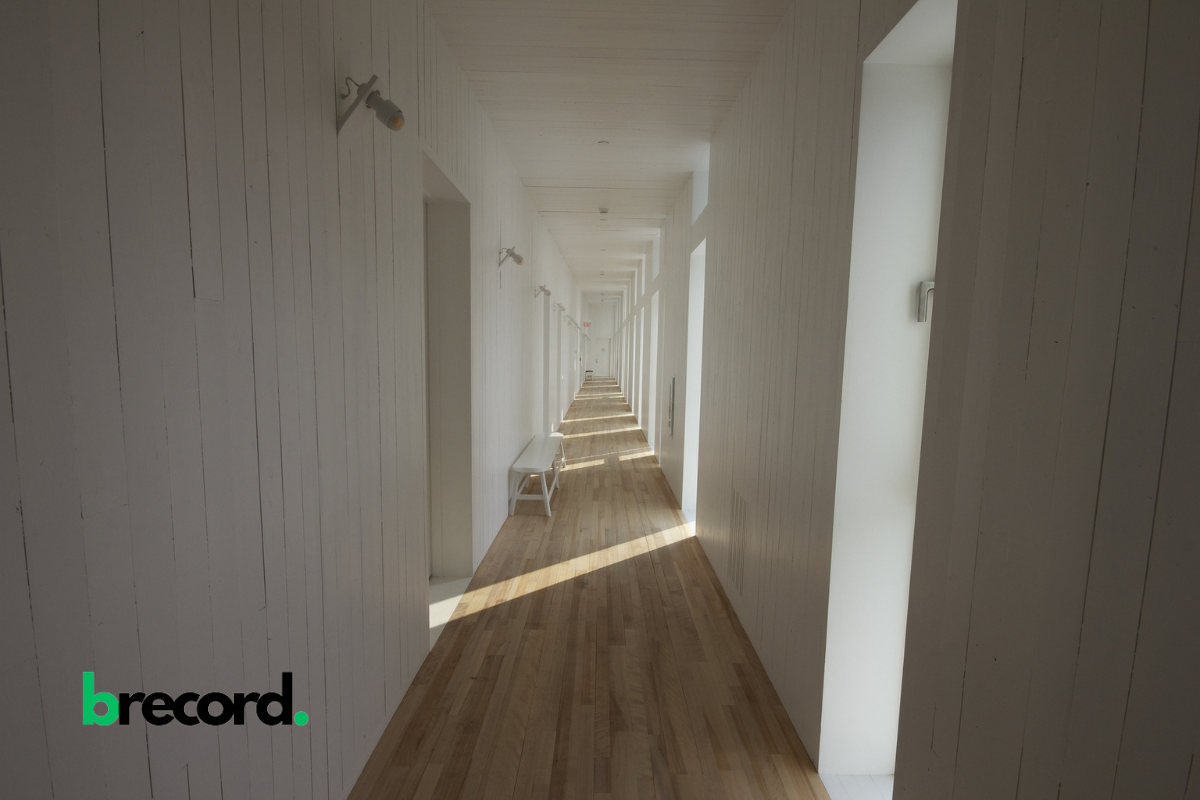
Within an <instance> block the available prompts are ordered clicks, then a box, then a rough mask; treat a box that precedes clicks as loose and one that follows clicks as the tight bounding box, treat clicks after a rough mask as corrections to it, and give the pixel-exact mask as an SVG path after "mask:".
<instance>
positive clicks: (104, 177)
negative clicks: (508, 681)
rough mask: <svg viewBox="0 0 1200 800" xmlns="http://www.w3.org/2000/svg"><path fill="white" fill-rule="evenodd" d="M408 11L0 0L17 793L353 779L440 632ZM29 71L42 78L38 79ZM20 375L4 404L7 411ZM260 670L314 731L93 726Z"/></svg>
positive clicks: (7, 610) (269, 3) (188, 792)
mask: <svg viewBox="0 0 1200 800" xmlns="http://www.w3.org/2000/svg"><path fill="white" fill-rule="evenodd" d="M417 23H418V18H417V8H416V5H415V3H414V2H411V1H408V2H405V1H403V0H402V1H401V2H388V3H384V2H380V0H355V1H354V2H337V3H331V2H328V1H327V0H303V2H294V1H293V2H281V0H241V2H232V0H180V2H178V3H149V4H146V5H145V6H144V7H143V6H141V5H133V6H131V5H128V4H112V3H107V2H104V3H99V4H98V3H96V2H88V1H87V0H82V1H80V0H54V2H24V1H23V0H18V1H17V2H13V3H5V4H4V6H3V9H2V10H0V40H2V41H0V53H2V54H3V55H0V59H2V61H3V74H4V75H5V81H4V83H5V88H4V89H3V94H2V95H0V97H2V100H0V108H2V115H3V117H4V119H5V122H4V124H3V127H2V137H3V138H2V140H0V163H2V164H3V167H2V169H0V172H2V174H3V175H4V184H5V185H4V187H3V190H2V191H0V278H2V281H3V299H4V338H5V343H6V345H7V347H6V348H5V350H4V352H5V363H4V364H3V366H4V371H3V375H4V379H5V381H6V390H5V391H4V392H3V397H4V404H5V408H4V409H3V410H2V413H0V418H3V420H4V423H3V427H0V442H3V444H2V445H0V454H2V455H0V461H2V463H3V465H4V466H3V469H2V471H0V485H2V486H3V489H2V490H0V491H3V492H4V496H5V504H4V508H5V509H6V511H5V515H4V521H3V526H4V527H3V533H2V535H0V548H2V552H0V563H2V564H3V570H4V575H3V592H4V597H3V599H2V601H0V639H2V640H3V641H4V646H3V647H2V648H0V650H2V652H3V656H2V659H3V663H2V664H0V673H2V674H3V675H4V676H5V681H6V687H5V691H6V692H7V693H9V694H10V696H11V697H12V698H13V703H14V704H15V709H13V710H15V711H16V715H15V717H14V716H12V715H11V714H10V715H9V716H8V719H9V722H8V723H7V724H6V725H5V726H4V733H3V734H0V737H3V742H2V746H0V751H2V755H0V761H2V762H3V766H4V768H3V775H4V784H5V786H4V790H3V792H4V794H5V795H6V796H8V795H9V794H11V795H12V796H14V797H22V798H39V797H50V796H51V792H53V795H54V796H56V797H96V798H104V797H110V798H121V799H122V800H124V798H130V797H148V796H150V795H151V794H153V796H154V797H178V798H185V797H190V798H199V797H209V798H216V797H221V796H224V797H255V798H266V797H295V798H329V797H341V796H343V795H344V794H345V791H346V789H347V788H348V787H349V786H350V785H351V784H352V783H353V781H354V779H355V777H356V775H357V772H358V770H359V769H360V768H361V765H362V763H363V761H364V760H365V758H366V756H367V754H368V753H369V752H370V749H371V747H372V746H373V745H374V743H375V741H376V739H377V737H378V734H379V732H380V731H381V729H382V726H383V725H384V723H385V722H386V720H387V718H388V717H389V715H390V712H391V711H392V709H394V707H395V706H396V704H397V703H398V702H399V700H400V698H401V696H402V695H403V693H404V691H405V690H406V689H407V687H408V685H409V683H410V681H411V679H412V676H413V674H414V673H415V671H416V668H417V667H418V666H419V664H420V663H421V660H422V659H423V658H424V656H425V653H426V652H427V649H428V641H429V640H428V618H427V598H426V587H427V583H426V577H427V576H426V567H425V564H426V556H425V547H426V532H425V515H424V513H423V509H424V508H425V454H424V437H425V434H424V413H425V404H424V394H425V393H424V364H423V355H422V352H423V347H422V345H423V335H424V334H423V328H424V326H423V307H424V290H423V285H424V273H423V269H424V268H423V263H422V258H421V235H422V234H421V223H420V219H421V188H420V186H421V182H420V149H419V142H418V135H417V126H416V125H415V124H414V125H411V126H410V127H406V128H405V129H404V130H402V131H401V132H399V133H395V134H394V133H391V132H388V131H386V130H385V129H384V128H383V127H382V126H380V125H378V124H376V123H374V121H373V120H371V118H370V115H369V114H367V113H360V114H359V115H358V116H357V117H356V118H355V119H354V120H352V121H351V122H350V123H349V124H348V125H347V127H346V128H345V129H344V130H343V131H342V134H341V135H340V136H338V135H336V133H335V130H334V119H335V115H336V109H335V95H334V92H335V88H336V87H337V86H339V84H338V81H340V79H341V78H342V77H344V76H346V75H351V76H353V77H355V78H356V79H358V80H364V79H365V78H366V77H367V76H369V75H370V74H371V73H372V72H374V73H378V75H379V77H380V83H379V87H380V89H381V90H382V91H383V92H384V93H385V94H386V95H388V96H390V97H391V98H392V99H393V100H395V101H396V102H397V103H398V104H399V105H400V106H401V107H402V108H403V109H404V110H405V112H406V113H407V114H409V118H410V121H415V119H416V118H417V116H418V110H417V85H416V77H417V69H416V67H417V47H416V45H417V31H418V25H417ZM22 87H23V88H22ZM10 398H11V407H8V404H9V401H10ZM83 671H95V672H96V680H97V685H98V688H99V689H101V690H105V691H111V692H122V691H124V692H134V691H142V690H144V691H155V690H161V691H165V692H168V693H170V694H173V695H174V694H178V693H180V692H183V691H197V692H205V691H211V690H214V689H216V690H220V691H224V692H226V693H233V692H235V691H267V690H272V689H274V690H278V689H279V688H280V680H281V679H280V676H281V673H283V672H284V671H290V672H292V673H293V675H294V700H295V708H296V709H297V710H304V711H307V712H308V713H309V715H310V719H311V722H310V724H309V725H307V726H306V727H298V726H294V727H277V728H267V727H264V726H261V725H253V724H252V725H248V726H245V727H236V726H225V727H221V728H210V727H208V726H197V727H191V728H183V727H181V726H179V725H173V726H168V727H165V728H158V727H150V728H147V726H146V725H145V724H144V723H143V722H142V721H141V718H140V717H139V716H137V715H135V716H134V717H133V724H131V725H130V726H128V727H124V726H113V727H111V728H95V727H84V726H81V725H80V716H79V714H80V706H79V702H80V694H79V687H80V673H81V672H83Z"/></svg>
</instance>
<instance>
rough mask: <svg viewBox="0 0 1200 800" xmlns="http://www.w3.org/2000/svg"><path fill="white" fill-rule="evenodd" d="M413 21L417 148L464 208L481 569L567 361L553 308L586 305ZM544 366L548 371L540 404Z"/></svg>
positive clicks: (520, 189)
mask: <svg viewBox="0 0 1200 800" xmlns="http://www.w3.org/2000/svg"><path fill="white" fill-rule="evenodd" d="M418 20H419V25H420V32H419V35H420V37H421V42H422V47H423V48H424V49H423V50H422V57H421V59H420V64H419V69H420V80H419V87H420V92H421V94H420V103H421V111H422V116H421V118H420V119H421V131H420V133H421V143H422V146H423V147H424V148H425V152H426V153H427V154H428V155H429V156H430V158H432V159H433V160H434V161H435V162H436V163H437V165H438V166H439V167H440V168H441V170H442V171H443V172H444V173H445V174H446V175H447V177H449V178H450V180H452V181H453V182H454V184H455V186H456V187H457V188H458V190H459V191H460V192H462V194H463V196H464V197H466V198H467V200H468V201H470V203H471V337H472V342H471V385H472V387H473V388H472V398H471V415H472V417H471V419H472V440H473V444H472V453H473V475H472V490H473V492H474V498H473V501H472V509H473V511H472V516H473V520H472V521H473V525H474V535H473V546H472V562H473V566H476V567H477V566H478V565H479V562H480V560H481V559H482V558H483V555H484V553H486V552H487V548H488V547H489V546H490V545H491V543H492V540H493V539H494V538H495V536H496V534H497V533H498V532H499V530H500V526H501V525H503V524H504V520H505V519H507V518H508V490H509V480H510V474H509V467H510V466H511V465H512V462H513V461H515V460H516V458H517V456H518V455H520V453H521V451H522V450H523V449H524V448H525V446H526V445H527V444H528V443H529V440H530V438H531V437H532V436H533V434H534V433H535V432H537V431H539V430H541V429H542V427H543V420H544V419H545V420H548V421H549V424H550V425H551V426H552V425H554V424H556V423H557V418H556V417H557V411H558V405H559V402H560V401H559V399H558V398H559V397H560V396H561V392H562V384H561V383H560V382H559V380H558V375H560V374H562V373H563V372H564V371H565V369H564V361H565V360H566V358H567V357H560V349H559V347H558V337H559V329H560V327H561V322H560V319H559V316H560V314H559V312H556V311H554V309H553V306H554V304H555V303H561V304H562V305H563V306H564V307H565V308H566V313H568V314H570V315H572V316H573V317H575V318H576V319H578V318H579V317H580V316H582V314H581V313H580V311H581V309H582V307H583V304H582V295H581V294H580V291H579V288H578V286H577V284H576V282H575V278H574V275H573V274H572V273H571V271H570V269H569V268H568V267H567V265H566V262H565V261H564V260H563V258H562V255H561V254H560V253H559V251H558V248H557V246H556V245H555V244H554V241H553V239H551V238H550V234H549V232H548V231H547V230H546V226H545V225H544V223H543V222H542V219H541V217H540V216H539V215H538V213H537V211H536V210H535V209H534V208H533V205H532V203H531V201H530V198H529V194H528V192H527V191H526V190H525V186H524V184H523V183H522V182H521V180H520V178H519V177H518V176H517V173H516V169H515V168H514V166H513V163H512V161H511V160H510V159H509V157H508V155H507V153H506V152H505V151H504V148H503V147H502V145H501V144H500V141H499V139H498V138H497V136H496V133H495V130H494V129H493V127H492V123H491V121H490V120H488V118H487V116H486V115H485V114H484V113H483V110H482V108H481V107H480V105H479V102H478V101H477V100H476V99H475V97H474V95H473V94H472V92H471V90H470V88H469V86H468V85H467V79H466V76H465V75H464V74H463V72H462V71H461V70H460V69H459V67H458V65H457V63H456V62H455V59H454V56H453V55H452V54H451V52H450V50H449V48H447V47H446V45H445V43H444V42H443V41H442V40H441V37H440V36H439V34H438V32H437V26H436V24H435V22H434V20H433V15H432V13H431V12H430V10H429V9H428V7H427V6H426V5H425V4H424V3H421V4H420V7H419V13H418ZM502 247H516V248H517V252H519V253H520V254H521V255H522V256H524V258H525V265H524V266H517V265H515V264H514V263H513V262H512V261H509V262H507V263H506V264H505V265H504V267H503V269H500V268H498V267H497V264H498V262H499V257H498V253H499V251H500V249H501V248H502ZM540 285H544V286H546V287H547V288H548V289H550V291H551V293H552V296H551V298H550V304H551V313H550V320H549V326H550V327H549V330H548V331H546V330H544V329H543V325H544V324H545V323H544V321H543V320H544V319H545V316H544V313H543V309H544V302H545V300H544V298H543V297H538V298H535V297H534V292H535V291H536V288H537V287H538V286H540ZM547 333H548V334H549V335H548V336H547V335H546V334H547ZM547 346H548V347H549V351H548V353H547V352H546V351H545V350H544V348H545V347H547ZM562 349H563V350H568V348H566V347H564V348H562ZM568 352H569V351H568ZM546 356H548V358H545V357H546ZM543 363H547V364H548V367H549V370H550V377H551V380H550V392H549V395H548V396H547V395H546V394H545V393H544V392H543V386H544V374H543V371H542V368H541V367H540V366H539V365H541V364H543ZM545 404H548V406H549V407H548V408H546V407H544V405H545Z"/></svg>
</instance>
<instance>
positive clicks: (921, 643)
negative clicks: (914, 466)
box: [896, 0, 1200, 798]
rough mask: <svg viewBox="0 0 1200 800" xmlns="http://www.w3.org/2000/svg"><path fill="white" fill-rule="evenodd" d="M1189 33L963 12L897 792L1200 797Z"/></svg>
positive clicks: (1074, 14) (1144, 6)
mask: <svg viewBox="0 0 1200 800" xmlns="http://www.w3.org/2000/svg"><path fill="white" fill-rule="evenodd" d="M1198 40H1200V11H1198V9H1197V7H1196V6H1195V4H1191V3H1179V2H1154V3H1147V2H1113V3H1102V4H1083V5H1079V6H1076V5H1074V4H1070V3H1061V4H1059V3H1051V4H1034V3H1030V4H1025V3H1018V2H976V1H975V0H971V2H964V3H961V4H960V16H959V26H958V42H959V45H958V50H957V52H956V57H955V78H954V86H953V90H952V100H951V123H950V140H949V145H948V150H949V158H948V161H947V183H946V188H945V202H944V205H943V212H942V242H941V248H940V252H939V262H938V270H937V281H938V284H937V285H938V288H937V293H938V296H937V304H938V305H937V307H936V309H935V312H934V327H933V343H932V348H931V364H930V373H929V380H930V384H929V391H928V392H927V397H926V411H925V434H924V445H923V452H922V466H921V478H920V488H919V492H918V508H917V528H916V544H915V550H914V563H913V573H912V594H911V598H910V610H909V629H908V643H907V651H906V667H905V678H904V690H903V699H902V706H901V729H900V750H899V754H898V764H897V779H896V793H897V797H904V798H910V797H911V798H949V797H972V798H975V797H980V798H986V797H1021V798H1025V797H1029V798H1033V797H1061V798H1091V797H1121V798H1126V797H1128V798H1132V797H1184V796H1185V795H1187V793H1188V792H1189V791H1190V792H1192V793H1194V792H1195V791H1196V788H1197V786H1196V777H1195V775H1196V770H1195V754H1196V747H1197V744H1196V743H1197V741H1200V738H1198V736H1200V712H1198V709H1197V705H1196V698H1197V694H1196V692H1195V691H1194V689H1186V688H1184V685H1185V683H1192V684H1194V675H1195V674H1196V669H1197V653H1198V652H1200V640H1198V638H1197V630H1198V628H1197V625H1196V609H1197V604H1198V602H1200V590H1198V589H1197V584H1196V582H1195V580H1194V575H1195V569H1196V549H1195V546H1194V545H1195V541H1196V537H1195V525H1196V514H1195V509H1194V508H1192V507H1189V506H1188V505H1187V503H1186V502H1184V503H1182V504H1181V499H1180V498H1181V495H1180V494H1179V493H1178V488H1179V486H1180V483H1179V481H1181V480H1190V481H1191V482H1192V483H1193V484H1194V483H1195V473H1196V467H1197V458H1196V451H1195V448H1194V445H1190V446H1189V445H1188V444H1187V443H1188V442H1194V438H1195V430H1194V429H1195V424H1194V422H1195V419H1196V413H1195V408H1196V400H1195V396H1194V386H1193V384H1194V381H1192V380H1190V376H1192V375H1193V374H1194V373H1195V371H1196V370H1195V366H1194V363H1193V362H1194V352H1193V351H1194V347H1192V345H1191V343H1192V341H1193V340H1194V338H1195V335H1194V332H1193V331H1194V322H1195V318H1194V313H1193V312H1194V308H1193V306H1194V302H1193V299H1194V291H1193V289H1194V283H1195V281H1194V277H1195V276H1194V272H1195V253H1196V250H1197V223H1196V220H1197V217H1196V208H1197V205H1196V197H1197V195H1196V192H1197V191H1198V190H1200V184H1198V183H1197V171H1196V170H1197V146H1198V142H1200V130H1198V129H1200V90H1198V85H1197V81H1198V80H1200V61H1198V58H1200V49H1198V48H1197V47H1196V44H1197V41H1198ZM1185 453H1186V454H1185ZM1185 476H1190V477H1185ZM1190 494H1192V495H1194V494H1195V492H1194V491H1193V492H1190ZM1193 505H1194V501H1193ZM1189 508H1190V510H1189ZM1185 529H1187V530H1189V531H1190V533H1189V534H1187V535H1186V537H1187V538H1189V539H1190V541H1191V542H1192V545H1190V546H1187V547H1181V543H1182V541H1183V538H1181V537H1184V536H1185V535H1184V534H1183V531H1184V530H1185ZM1185 584H1186V586H1187V588H1184V587H1185ZM1167 598H1170V600H1167ZM1168 632H1169V633H1168ZM1189 775H1190V776H1191V778H1190V780H1191V786H1190V789H1189V786H1188V780H1189ZM1187 796H1190V795H1187Z"/></svg>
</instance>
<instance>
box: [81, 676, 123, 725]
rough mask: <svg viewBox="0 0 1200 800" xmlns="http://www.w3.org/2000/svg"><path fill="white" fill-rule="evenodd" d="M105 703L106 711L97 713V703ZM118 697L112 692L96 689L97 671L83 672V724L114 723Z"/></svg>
mask: <svg viewBox="0 0 1200 800" xmlns="http://www.w3.org/2000/svg"><path fill="white" fill-rule="evenodd" d="M97 703H104V713H103V714H97V713H96V704H97ZM118 711H119V709H118V708H117V698H116V697H114V696H113V695H112V693H111V692H97V691H96V673H94V672H85V673H83V724H84V725H112V724H113V723H114V722H116V721H117V712H118Z"/></svg>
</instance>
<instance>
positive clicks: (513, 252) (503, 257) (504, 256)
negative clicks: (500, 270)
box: [500, 247, 525, 267]
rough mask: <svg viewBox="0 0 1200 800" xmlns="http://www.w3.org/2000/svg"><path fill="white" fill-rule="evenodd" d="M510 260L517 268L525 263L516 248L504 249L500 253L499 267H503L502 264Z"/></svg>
mask: <svg viewBox="0 0 1200 800" xmlns="http://www.w3.org/2000/svg"><path fill="white" fill-rule="evenodd" d="M510 258H511V259H512V260H513V261H515V262H516V263H517V266H518V267H519V266H521V265H522V264H524V263H525V259H524V258H522V257H521V254H520V253H518V252H517V248H515V247H506V248H504V249H503V250H501V251H500V266H504V262H505V261H508V260H509V259H510Z"/></svg>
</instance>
